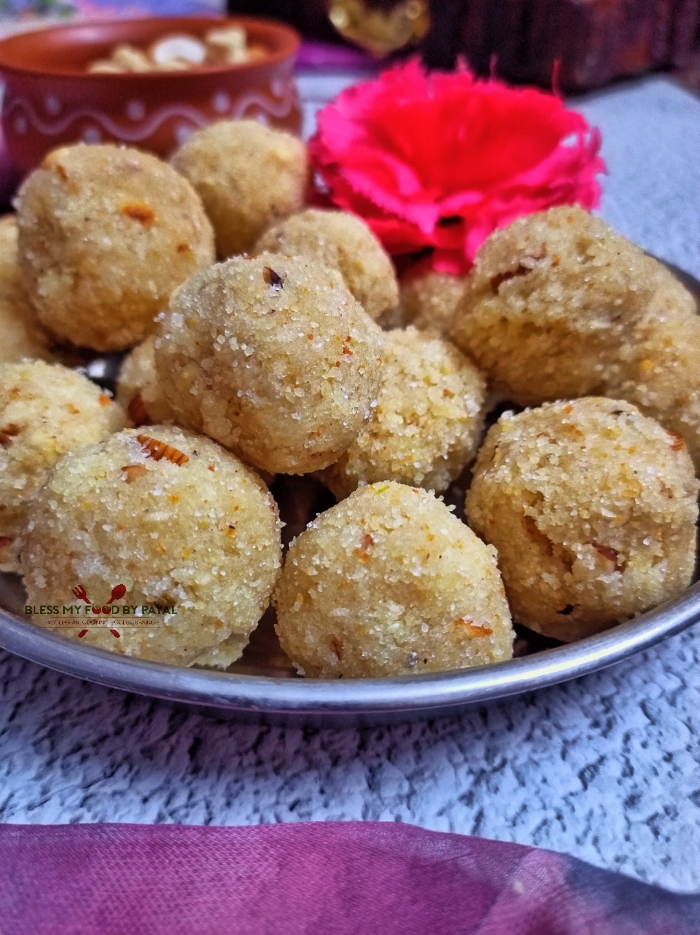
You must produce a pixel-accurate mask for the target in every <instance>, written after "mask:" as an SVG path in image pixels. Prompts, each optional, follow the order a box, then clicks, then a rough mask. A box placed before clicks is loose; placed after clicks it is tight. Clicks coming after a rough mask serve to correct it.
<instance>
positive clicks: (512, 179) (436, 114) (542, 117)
mask: <svg viewBox="0 0 700 935" xmlns="http://www.w3.org/2000/svg"><path fill="white" fill-rule="evenodd" d="M599 149H600V133H599V132H598V130H596V129H592V128H591V127H589V125H588V124H587V123H586V121H585V119H584V118H583V117H582V116H581V115H580V114H577V113H574V112H573V111H571V110H567V109H566V107H565V106H564V104H563V102H562V101H561V100H560V99H559V98H558V97H557V96H555V95H554V94H547V93H545V92H543V91H538V90H535V89H532V88H525V89H514V88H509V87H507V86H506V85H504V84H503V83H502V82H500V81H496V80H489V81H480V80H477V79H476V78H475V77H474V75H473V74H472V73H471V72H469V71H467V70H466V69H465V68H463V67H462V68H460V69H458V70H457V71H456V72H454V73H452V74H444V73H439V72H435V73H432V74H430V75H428V74H426V73H425V71H424V70H423V68H422V66H421V65H420V63H419V62H418V61H417V60H416V59H413V60H411V61H409V62H407V63H406V64H403V65H398V66H396V67H394V68H391V69H389V70H388V71H386V72H384V73H383V74H382V75H380V76H379V78H378V79H377V80H376V81H368V82H363V83H361V84H357V85H355V86H354V87H352V88H349V89H348V90H347V91H343V92H342V94H340V95H339V96H338V98H337V99H336V100H335V101H334V102H333V103H331V104H328V105H327V106H326V107H325V108H324V109H323V110H322V111H321V112H320V113H319V115H318V130H317V132H316V134H315V136H314V137H313V139H312V140H311V142H310V152H311V159H312V162H313V165H314V168H315V170H316V172H317V175H318V177H319V178H320V179H321V180H322V183H323V185H324V186H325V187H326V188H327V195H328V198H329V199H330V201H331V202H332V203H333V204H335V205H336V206H337V207H339V208H342V209H344V210H346V211H351V212H352V213H353V214H357V215H359V216H360V217H361V218H363V219H364V220H365V221H366V223H367V224H369V226H370V227H371V228H372V230H373V231H374V232H375V234H376V235H377V236H378V237H379V239H380V240H381V241H382V243H383V244H384V247H385V248H386V250H387V251H388V252H389V253H392V254H394V255H396V254H402V253H414V252H416V251H420V250H423V249H424V248H426V247H430V248H433V249H434V253H433V255H432V265H433V267H434V268H436V269H440V270H443V271H445V272H455V273H457V272H463V271H465V270H467V269H469V267H470V266H471V265H472V263H473V261H474V257H475V255H476V252H477V251H478V249H479V247H480V246H481V244H482V243H483V242H484V240H485V239H486V238H487V237H488V236H489V234H490V233H491V232H492V231H493V230H495V229H496V228H497V227H504V226H505V225H507V224H509V223H510V222H511V221H514V220H515V219H516V218H518V217H521V216H522V215H524V214H531V213H532V212H533V211H542V210H545V209H546V208H550V207H552V206H553V205H561V204H574V203H577V204H580V205H581V206H582V207H584V208H587V209H590V208H594V207H596V206H597V205H598V203H599V200H600V185H599V183H598V181H597V179H596V175H597V174H598V173H600V172H603V171H605V163H604V162H603V160H602V159H601V158H600V156H599V155H598V151H599Z"/></svg>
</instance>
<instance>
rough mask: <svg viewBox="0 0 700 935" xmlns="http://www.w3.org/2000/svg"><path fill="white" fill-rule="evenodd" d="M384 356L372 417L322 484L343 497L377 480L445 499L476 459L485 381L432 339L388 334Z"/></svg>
mask: <svg viewBox="0 0 700 935" xmlns="http://www.w3.org/2000/svg"><path fill="white" fill-rule="evenodd" d="M383 356H384V365H383V367H382V373H381V382H380V384H379V392H378V394H377V400H376V405H374V403H373V404H372V405H373V408H372V417H371V418H370V420H369V421H368V422H366V423H365V424H364V425H363V426H362V428H361V429H360V434H359V435H358V436H357V438H356V439H355V441H354V442H353V443H352V444H351V445H350V447H349V448H348V450H347V451H346V452H345V453H344V454H343V455H342V456H341V457H340V459H339V460H338V461H337V462H336V464H333V465H331V467H329V468H327V469H326V471H324V473H323V479H324V481H325V482H326V483H327V484H328V486H329V487H330V489H331V490H332V491H333V493H334V494H335V495H336V497H339V498H340V497H344V496H347V494H349V493H350V492H351V491H352V490H354V489H355V488H356V487H357V486H358V485H361V484H372V483H374V482H375V481H380V480H395V481H398V482H400V483H402V484H408V485H409V486H415V487H424V488H425V489H426V490H428V489H430V490H434V491H436V492H437V493H441V492H442V491H443V490H445V489H446V488H447V487H448V486H449V485H450V483H451V482H452V481H453V480H454V479H455V478H456V477H457V476H458V475H459V474H460V473H461V471H462V470H463V468H464V467H465V466H466V465H467V464H468V463H469V462H470V461H471V460H472V458H473V457H474V455H475V454H476V451H477V448H478V446H479V441H480V440H481V433H482V431H483V427H484V403H485V400H486V384H485V382H484V379H483V377H482V376H481V374H480V373H479V371H478V370H477V369H476V367H475V366H474V365H473V364H472V363H471V362H470V361H468V360H467V359H466V357H464V355H463V354H461V353H460V351H458V350H457V348H456V347H454V346H453V345H452V344H450V343H449V342H448V341H445V340H444V339H443V338H441V337H439V336H438V335H437V334H436V333H434V332H433V333H432V334H431V333H426V332H421V331H416V329H415V328H407V329H406V330H405V331H404V330H395V331H389V332H386V333H385V335H384V353H383Z"/></svg>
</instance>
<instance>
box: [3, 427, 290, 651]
mask: <svg viewBox="0 0 700 935" xmlns="http://www.w3.org/2000/svg"><path fill="white" fill-rule="evenodd" d="M147 432H148V435H147V436H146V435H143V430H140V429H127V430H126V431H123V432H120V433H118V434H117V435H112V436H111V437H110V438H108V439H106V440H105V441H103V442H101V443H100V444H97V445H91V446H89V447H87V448H81V449H80V450H77V451H74V452H70V453H69V454H68V455H66V456H65V457H64V458H62V459H61V460H60V461H59V462H58V463H57V464H56V466H55V468H54V470H53V471H52V472H51V475H50V477H49V480H48V482H47V484H46V486H45V487H44V488H43V489H42V491H41V492H40V494H39V495H38V496H37V498H36V499H35V501H34V503H33V505H32V509H31V515H30V524H29V529H28V532H27V535H26V543H25V551H24V553H23V558H22V571H23V574H24V582H25V587H26V589H27V595H28V597H27V602H28V604H29V605H31V606H41V605H42V604H43V605H63V604H67V605H70V604H75V603H77V602H76V600H75V598H74V596H73V589H74V588H75V587H77V586H82V587H83V588H84V589H85V592H86V593H87V595H88V598H89V599H90V600H91V601H96V602H98V603H99V602H102V601H106V600H107V599H108V597H109V594H110V591H111V589H112V588H114V587H115V586H116V585H118V584H123V585H124V586H125V587H126V594H125V596H124V597H123V600H122V601H121V603H122V604H127V605H132V606H141V605H144V604H145V605H150V606H153V605H155V606H157V607H161V608H163V607H166V608H172V607H176V613H175V614H168V615H164V616H163V617H162V618H161V620H159V621H158V622H162V623H163V624H164V625H163V626H161V627H155V628H150V627H149V628H145V627H141V628H128V627H123V628H121V627H120V628H118V629H119V632H120V637H119V639H117V638H115V637H114V636H113V635H112V634H111V633H110V631H109V630H108V629H106V628H99V629H98V628H93V629H90V630H88V632H87V633H86V634H85V635H84V637H83V638H82V642H85V643H89V644H91V645H93V646H99V647H101V648H102V649H110V650H113V651H115V652H119V653H123V654H125V655H127V656H139V657H140V658H142V659H151V660H155V661H157V662H164V663H170V664H173V665H181V666H190V665H193V664H195V663H202V664H206V665H213V666H221V667H224V666H226V665H229V664H230V663H231V662H233V661H234V660H235V659H237V658H238V657H239V656H240V654H241V653H242V651H243V649H244V648H245V646H246V644H247V642H248V638H249V636H250V634H251V632H252V631H253V629H254V628H255V626H256V624H257V623H258V620H259V619H260V617H261V616H262V614H263V612H264V610H265V608H266V607H267V605H268V602H269V598H270V594H271V592H272V588H273V585H274V583H275V579H276V577H277V574H278V571H279V566H280V561H281V545H280V523H279V518H278V514H277V507H276V504H275V501H274V500H273V498H272V496H271V495H270V493H269V492H268V491H267V490H266V489H265V486H264V485H263V483H262V481H260V479H259V478H258V477H257V476H256V475H255V473H254V472H253V471H251V470H249V469H248V468H246V467H245V465H243V464H242V463H241V462H240V461H239V460H238V458H236V457H235V455H233V454H231V453H230V452H228V451H225V450H224V449H222V448H221V447H220V446H219V445H217V444H216V443H215V442H213V441H211V440H210V439H208V438H204V437H202V436H198V435H195V434H193V433H191V432H188V431H185V430H182V429H180V428H178V427H176V426H172V425H168V426H165V425H157V426H149V427H148V429H147ZM139 435H142V440H143V439H148V438H150V439H154V440H155V441H156V442H161V443H163V444H164V445H166V446H169V447H168V448H167V449H165V453H164V454H163V456H162V457H160V459H159V460H157V459H156V457H157V453H158V448H157V447H156V446H155V445H154V444H153V443H151V442H148V441H146V442H145V443H142V441H139V438H138V436H139ZM146 445H148V446H149V447H146ZM154 453H155V454H156V457H154V456H153V454H154ZM34 619H35V620H36V622H38V623H40V622H41V617H40V616H35V617H34ZM115 619H116V618H115ZM58 632H60V633H62V634H63V635H65V636H70V637H73V638H74V639H77V638H78V633H79V632H80V631H79V630H78V629H70V630H68V629H61V630H60V631H58Z"/></svg>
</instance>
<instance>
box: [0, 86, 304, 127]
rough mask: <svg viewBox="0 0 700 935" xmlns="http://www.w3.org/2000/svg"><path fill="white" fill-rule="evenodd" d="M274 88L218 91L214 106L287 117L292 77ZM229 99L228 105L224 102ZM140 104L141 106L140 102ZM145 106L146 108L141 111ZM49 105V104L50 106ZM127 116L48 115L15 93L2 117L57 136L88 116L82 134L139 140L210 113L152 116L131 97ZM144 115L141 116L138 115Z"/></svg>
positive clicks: (178, 107)
mask: <svg viewBox="0 0 700 935" xmlns="http://www.w3.org/2000/svg"><path fill="white" fill-rule="evenodd" d="M275 90H276V91H280V92H281V94H280V95H276V96H270V95H268V94H265V93H264V92H262V91H249V92H248V93H244V94H242V95H240V96H239V97H237V98H232V97H231V96H230V95H229V94H228V93H227V92H225V91H223V90H220V91H216V92H215V94H214V97H215V99H216V102H217V104H218V107H216V108H215V109H216V110H217V113H219V114H220V115H221V116H222V117H224V116H228V117H230V118H232V119H234V120H237V119H240V118H241V117H243V116H246V114H247V113H248V112H249V111H250V110H253V109H257V110H258V111H259V115H258V116H259V117H262V118H264V117H275V118H277V119H279V118H282V117H286V116H288V115H289V113H290V111H291V110H292V107H293V105H294V103H295V100H296V88H295V86H294V83H293V81H292V80H291V79H289V80H287V81H285V82H275ZM224 102H226V105H227V107H226V108H224V107H223V104H224ZM52 103H53V109H54V110H55V109H56V106H57V105H58V107H59V110H58V112H59V113H60V109H61V107H62V104H61V102H60V101H59V100H58V98H56V97H54V98H53V102H52ZM139 105H140V106H139ZM141 107H143V111H141ZM47 109H48V108H47ZM126 114H127V117H128V118H129V119H130V121H131V125H130V126H124V125H123V124H121V123H118V122H117V121H115V120H113V119H112V117H110V116H109V115H108V114H105V113H102V112H101V111H98V110H93V109H90V108H84V109H80V110H76V111H73V112H72V113H67V114H66V113H64V115H63V116H62V117H60V118H56V119H53V120H52V119H46V118H44V117H42V116H40V115H39V114H38V113H37V111H36V110H35V108H34V107H33V106H32V104H31V103H30V102H29V101H28V100H27V99H26V98H23V97H14V96H12V95H11V94H7V95H6V98H5V103H4V107H3V121H4V122H5V123H6V124H9V123H10V122H11V125H12V126H13V128H14V130H15V132H17V133H20V134H23V133H26V132H27V129H28V128H29V127H32V128H33V129H35V130H38V131H39V132H41V133H43V134H44V135H46V136H58V135H59V134H61V133H64V132H65V131H66V130H67V129H68V128H69V127H70V126H71V124H73V123H75V122H77V121H79V120H89V121H91V123H92V124H93V125H92V126H90V127H88V128H86V129H85V131H84V132H83V138H84V139H87V137H88V135H89V136H90V139H91V141H93V140H96V139H97V134H99V135H100V137H101V136H102V132H103V131H104V133H106V134H108V135H110V136H113V137H116V138H117V139H120V140H124V141H126V142H139V141H140V140H144V139H147V138H148V137H149V136H151V135H152V134H153V133H155V132H156V130H158V128H159V127H160V126H161V125H162V124H163V123H164V122H165V121H166V120H170V119H171V118H177V119H178V120H179V125H178V130H177V135H178V136H182V135H184V132H185V130H186V129H188V128H191V129H194V128H198V127H205V126H208V124H210V123H211V122H212V121H211V117H210V116H208V115H207V114H205V113H203V112H202V111H200V110H198V109H197V108H195V107H192V106H190V105H189V104H171V105H168V106H165V107H160V108H158V110H156V111H154V112H153V113H152V114H151V115H150V116H148V115H147V113H146V108H145V106H144V105H143V104H142V103H141V102H140V101H131V102H129V103H128V104H127V109H126ZM139 115H141V118H142V119H140V118H139Z"/></svg>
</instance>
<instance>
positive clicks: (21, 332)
mask: <svg viewBox="0 0 700 935" xmlns="http://www.w3.org/2000/svg"><path fill="white" fill-rule="evenodd" d="M50 343H51V339H50V337H49V335H48V333H47V332H46V331H45V330H44V329H43V328H42V327H41V325H40V324H39V319H38V318H37V316H36V312H35V311H34V309H33V308H32V306H31V303H30V302H29V298H28V296H27V291H26V288H25V285H24V279H23V277H22V271H21V269H20V265H19V256H18V253H17V219H16V218H15V217H14V215H10V214H8V215H5V216H4V217H2V218H0V361H17V360H22V358H23V357H38V358H41V359H42V360H51V351H50V350H49V345H50Z"/></svg>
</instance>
